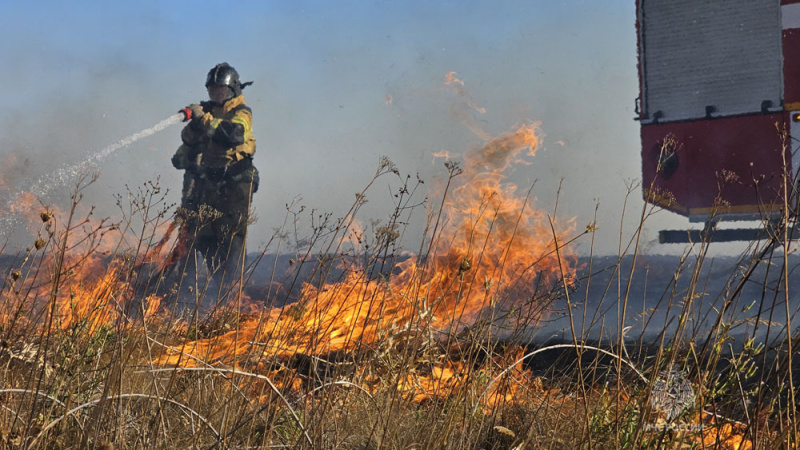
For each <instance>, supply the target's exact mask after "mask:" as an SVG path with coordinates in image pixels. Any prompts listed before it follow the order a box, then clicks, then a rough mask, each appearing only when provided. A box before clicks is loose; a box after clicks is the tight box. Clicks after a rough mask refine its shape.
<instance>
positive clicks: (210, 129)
mask: <svg viewBox="0 0 800 450" xmlns="http://www.w3.org/2000/svg"><path fill="white" fill-rule="evenodd" d="M200 105H201V106H202V107H203V111H205V114H203V116H202V117H198V118H194V119H193V120H192V121H191V122H189V124H188V125H186V126H185V127H184V128H183V131H181V140H183V144H184V145H183V146H181V147H188V148H181V149H178V153H176V157H179V154H180V153H185V157H186V160H184V161H181V162H180V163H179V162H177V161H175V160H174V159H173V164H175V166H176V167H177V168H179V169H185V168H186V167H185V166H184V164H183V163H188V162H192V163H199V165H201V166H202V167H204V168H208V169H212V170H213V169H224V168H226V167H227V168H228V169H232V168H233V166H237V165H240V164H239V163H240V162H245V163H246V164H248V163H250V161H249V160H250V159H252V157H253V154H255V152H256V140H255V138H254V137H253V130H252V125H253V113H252V111H251V110H250V108H249V107H248V106H247V105H246V104H245V101H244V96H243V95H239V96H237V97H234V98H232V99H230V100H228V101H227V102H225V104H223V105H217V104H215V103H212V102H202V103H200ZM198 155H199V158H197V156H198ZM181 159H183V158H181ZM248 165H249V164H248ZM179 166H181V167H179Z"/></svg>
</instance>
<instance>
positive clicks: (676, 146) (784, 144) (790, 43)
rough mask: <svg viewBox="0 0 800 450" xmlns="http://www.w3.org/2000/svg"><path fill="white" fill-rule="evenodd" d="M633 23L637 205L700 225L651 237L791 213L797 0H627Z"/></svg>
mask: <svg viewBox="0 0 800 450" xmlns="http://www.w3.org/2000/svg"><path fill="white" fill-rule="evenodd" d="M636 16H637V20H636V31H637V34H638V40H637V42H638V55H639V59H638V69H639V98H638V99H637V103H636V115H637V116H636V117H635V120H638V121H639V122H640V124H641V143H642V147H641V154H642V188H643V189H642V191H643V195H644V199H645V201H646V202H648V203H651V204H654V205H658V206H660V207H663V208H665V209H667V210H670V211H673V212H675V213H677V214H680V215H683V216H685V217H687V218H688V219H689V221H690V222H699V223H704V224H705V227H704V228H703V229H702V230H694V231H690V232H688V233H687V231H685V230H684V231H678V230H663V231H661V232H660V235H659V238H660V241H661V242H667V243H668V242H687V241H693V240H699V239H702V238H704V237H706V236H709V234H708V233H710V232H713V238H712V239H713V240H714V241H726V240H742V239H751V238H754V237H757V235H758V230H756V229H752V230H747V229H733V230H730V229H729V230H725V229H722V228H719V229H717V228H716V224H717V222H718V221H719V220H726V221H727V220H762V221H763V220H778V219H780V218H781V217H784V216H783V215H782V214H783V213H784V211H787V212H788V213H789V214H791V215H796V214H795V212H796V208H795V207H794V206H793V205H795V204H796V200H797V198H796V193H795V185H796V184H795V181H794V180H795V179H796V176H797V174H798V172H800V154H796V151H797V149H798V147H800V145H798V144H800V0H637V3H636ZM787 207H788V209H787ZM762 229H763V228H762Z"/></svg>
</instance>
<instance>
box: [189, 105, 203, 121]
mask: <svg viewBox="0 0 800 450" xmlns="http://www.w3.org/2000/svg"><path fill="white" fill-rule="evenodd" d="M187 108H189V109H190V110H191V111H192V120H200V119H201V118H202V117H203V114H205V111H203V107H202V106H200V105H198V104H196V103H192V104H191V105H189V106H187Z"/></svg>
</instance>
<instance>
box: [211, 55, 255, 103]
mask: <svg viewBox="0 0 800 450" xmlns="http://www.w3.org/2000/svg"><path fill="white" fill-rule="evenodd" d="M249 84H250V83H245V84H242V82H241V81H239V72H237V71H236V69H234V68H233V67H232V66H231V65H229V64H228V63H226V62H224V63H219V64H217V65H216V66H214V68H213V69H211V70H210V71H209V72H208V76H207V77H206V87H209V86H211V85H218V86H228V87H229V88H230V89H231V91H233V95H234V96H238V95H241V94H242V88H243V87H245V86H247V85H249Z"/></svg>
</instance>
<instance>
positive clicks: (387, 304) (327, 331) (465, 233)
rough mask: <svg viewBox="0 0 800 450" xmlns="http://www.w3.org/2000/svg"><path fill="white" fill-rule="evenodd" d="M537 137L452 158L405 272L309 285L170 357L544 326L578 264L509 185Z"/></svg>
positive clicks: (438, 380)
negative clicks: (424, 238)
mask: <svg viewBox="0 0 800 450" xmlns="http://www.w3.org/2000/svg"><path fill="white" fill-rule="evenodd" d="M537 144H538V140H537V136H536V128H535V126H533V125H528V126H523V127H520V128H519V129H517V130H515V131H514V132H512V133H509V134H508V135H506V136H502V137H500V138H497V139H493V140H490V141H489V142H487V143H486V144H485V145H483V146H482V147H480V148H479V149H477V150H476V151H474V152H472V153H470V154H468V155H467V156H466V158H465V159H464V162H463V168H462V166H461V165H459V164H455V163H448V167H450V168H451V173H452V175H453V178H452V181H453V184H455V188H453V189H452V190H451V191H450V192H446V193H442V194H441V195H443V196H444V201H443V202H442V208H443V210H442V218H441V226H439V228H438V230H437V231H436V233H435V234H434V235H433V236H432V237H431V239H430V248H429V249H428V252H427V255H425V257H423V258H420V257H412V258H409V259H407V260H405V261H403V262H401V263H399V264H398V267H397V269H398V270H397V271H396V272H395V274H394V275H391V276H389V277H387V278H381V279H371V278H368V277H367V275H366V274H365V271H363V270H358V269H357V268H356V269H353V270H350V271H348V272H347V273H346V276H345V277H344V279H342V280H340V281H338V282H336V283H326V284H322V285H312V284H310V283H306V284H304V285H303V286H302V289H301V295H300V300H299V301H298V302H296V303H294V304H291V305H287V306H286V307H284V308H275V309H272V310H268V311H265V312H264V313H263V314H262V315H252V316H249V317H246V318H243V320H242V321H241V322H240V324H239V327H238V328H237V329H236V330H234V331H230V332H228V333H227V334H224V335H223V336H219V337H216V338H210V339H204V340H197V341H190V342H185V343H184V344H183V346H182V347H181V348H180V351H179V352H172V353H167V354H165V355H164V356H163V357H162V358H161V359H160V360H159V361H158V363H159V364H164V365H179V366H193V365H196V364H198V361H225V364H227V365H231V366H234V367H241V366H242V364H244V363H248V362H250V363H252V362H253V361H259V360H262V359H263V360H274V359H276V358H277V359H283V360H287V359H289V358H292V357H293V356H295V355H298V354H301V355H327V354H333V353H337V352H339V353H341V352H349V351H358V350H366V349H368V348H375V347H376V346H380V345H385V343H386V342H388V341H392V340H403V339H407V340H411V339H413V338H414V336H417V337H419V336H420V334H425V333H428V334H429V335H430V336H448V335H455V334H456V333H458V332H459V331H461V330H464V329H465V328H468V327H470V326H472V325H473V324H475V323H476V321H478V320H489V321H492V320H496V319H495V318H496V317H501V316H503V317H516V319H515V320H521V319H520V318H521V317H522V318H526V319H527V320H529V323H533V324H535V323H536V321H537V320H539V319H540V318H541V317H543V315H545V314H546V308H545V307H544V306H543V305H541V304H539V303H538V302H537V299H539V298H540V297H539V296H541V294H540V293H538V291H537V289H538V288H541V287H542V286H554V285H555V283H558V282H560V281H561V280H563V279H567V280H569V279H571V277H572V276H573V272H572V271H573V270H574V269H573V268H572V267H573V266H574V264H572V263H571V261H572V259H571V258H572V256H570V253H569V252H568V251H566V250H565V249H561V250H560V252H561V255H565V254H566V255H567V256H566V258H568V260H567V261H559V259H558V257H557V252H556V251H555V245H556V243H555V242H556V241H555V240H554V236H553V230H552V229H551V226H550V222H549V220H548V219H547V217H546V215H545V214H544V213H542V212H540V211H538V210H536V209H534V208H533V207H532V205H531V204H530V203H531V200H530V199H529V198H528V197H527V196H524V195H523V196H520V195H519V194H518V192H517V188H516V186H514V185H513V184H511V183H508V182H507V181H506V176H505V174H504V172H505V171H507V169H509V168H511V167H513V166H514V165H515V164H517V163H519V162H520V161H522V160H523V159H524V158H525V157H530V156H532V155H533V154H534V153H535V149H536V146H537ZM356 234H358V233H356ZM346 236H347V237H346V238H348V237H352V234H348V235H346ZM559 262H561V265H560V264H559ZM562 266H563V267H568V268H569V269H568V273H562V272H561V269H560V267H562ZM422 330H427V331H422ZM435 339H436V338H434V340H435ZM467 370H469V367H468V366H466V365H465V363H463V362H460V361H456V360H449V361H447V362H444V363H440V364H434V365H433V366H431V367H430V369H429V370H428V371H426V372H425V373H415V374H413V375H408V376H407V377H406V378H404V379H402V380H400V381H399V388H400V389H401V390H402V391H404V392H406V395H407V396H408V397H409V398H413V399H415V400H418V401H421V400H423V399H426V398H434V397H436V396H439V395H446V393H448V392H452V391H453V390H454V389H458V388H459V386H460V381H459V380H460V378H459V375H458V374H459V373H463V372H465V371H467ZM523 378H524V377H523ZM520 379H522V378H520ZM513 396H514V391H513V389H511V390H509V389H508V387H506V388H504V390H503V391H502V392H501V391H500V390H498V391H492V392H489V393H488V394H487V395H486V397H485V401H486V402H487V403H490V404H493V403H497V402H500V401H503V400H506V399H510V398H512V397H513Z"/></svg>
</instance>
